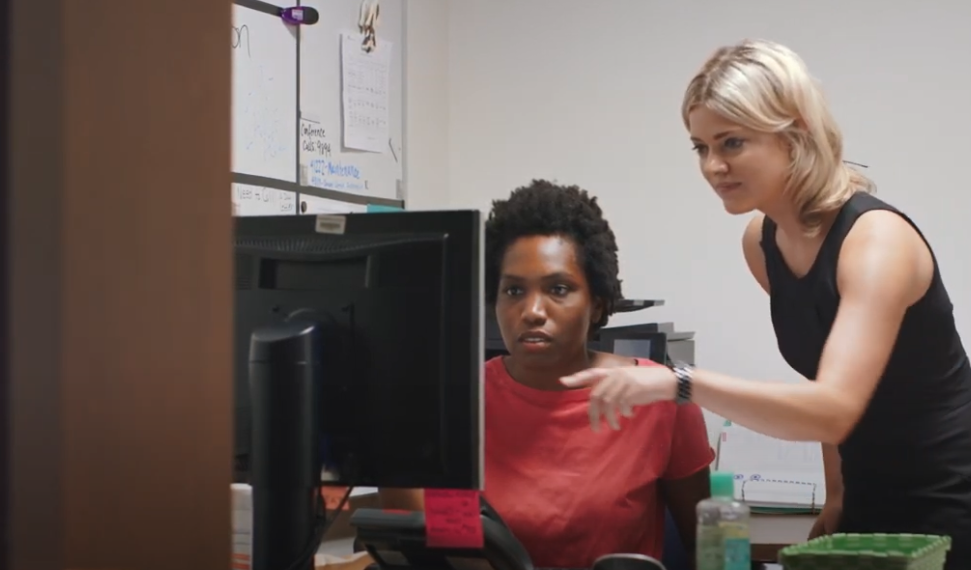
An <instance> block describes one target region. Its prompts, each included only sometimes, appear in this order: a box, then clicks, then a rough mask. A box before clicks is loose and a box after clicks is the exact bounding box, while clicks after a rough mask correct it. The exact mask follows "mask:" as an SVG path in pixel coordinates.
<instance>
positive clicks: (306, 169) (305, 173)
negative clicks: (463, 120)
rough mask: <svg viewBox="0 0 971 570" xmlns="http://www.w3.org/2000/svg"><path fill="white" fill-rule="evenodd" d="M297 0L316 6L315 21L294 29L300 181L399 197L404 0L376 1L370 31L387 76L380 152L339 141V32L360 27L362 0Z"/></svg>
mask: <svg viewBox="0 0 971 570" xmlns="http://www.w3.org/2000/svg"><path fill="white" fill-rule="evenodd" d="M372 1H373V0H372ZM301 4H302V5H304V6H311V7H313V8H316V9H317V10H318V11H319V13H320V21H319V22H318V23H317V24H315V25H313V26H303V27H301V29H300V113H301V121H300V130H301V133H305V134H306V135H305V136H303V137H302V138H301V144H300V150H299V153H300V183H301V184H302V185H310V186H314V187H317V188H324V189H329V190H337V191H341V192H345V193H349V194H355V195H360V196H368V197H377V198H386V199H398V198H400V197H401V196H400V195H399V194H400V191H399V184H400V182H399V181H400V180H401V179H402V164H403V162H402V161H403V156H402V153H403V140H402V137H403V133H404V130H403V105H402V101H403V91H404V89H403V85H404V82H403V62H404V58H403V55H402V49H403V40H404V33H403V32H404V17H403V10H404V7H403V5H404V2H401V0H385V1H383V2H380V17H379V20H378V26H377V32H376V35H377V50H376V51H377V52H380V53H375V56H382V57H381V60H382V61H384V60H385V59H386V60H387V61H388V63H389V81H388V83H387V85H388V94H387V101H388V109H387V114H388V125H387V130H388V136H387V139H388V140H387V141H382V142H381V144H380V145H378V147H376V148H375V150H377V148H380V151H378V152H368V151H362V150H352V149H348V148H346V146H345V144H344V123H343V115H344V106H343V97H342V95H343V93H344V89H343V88H344V87H345V85H344V84H343V82H342V75H343V74H342V52H341V40H342V33H345V32H349V33H351V34H356V33H357V32H358V29H357V23H358V19H359V15H360V10H361V0H303V1H302V2H301ZM382 50H386V51H382ZM345 55H347V54H345ZM351 55H356V54H351ZM345 59H346V58H345Z"/></svg>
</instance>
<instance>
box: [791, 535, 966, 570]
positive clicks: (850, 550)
mask: <svg viewBox="0 0 971 570" xmlns="http://www.w3.org/2000/svg"><path fill="white" fill-rule="evenodd" d="M950 549H951V539H950V537H947V536H933V535H926V534H833V535H829V536H822V537H820V538H815V539H813V540H810V541H809V542H805V543H803V544H794V545H792V546H787V547H786V548H783V549H782V550H781V551H780V552H779V562H780V563H781V564H782V567H783V568H785V569H786V570H943V568H944V561H945V559H946V558H947V552H948V550H950Z"/></svg>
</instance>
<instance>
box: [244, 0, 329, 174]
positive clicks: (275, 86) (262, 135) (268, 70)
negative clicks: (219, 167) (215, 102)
mask: <svg viewBox="0 0 971 570" xmlns="http://www.w3.org/2000/svg"><path fill="white" fill-rule="evenodd" d="M232 33H233V36H232V46H233V99H232V117H233V123H232V125H233V134H232V141H233V145H232V171H233V172H235V173H240V174H249V175H254V176H263V177H266V178H272V179H276V180H282V181H287V182H296V181H297V144H298V143H297V106H298V103H297V83H298V78H297V73H298V69H297V67H298V66H297V51H298V42H297V31H296V29H295V28H293V27H291V26H287V25H286V24H284V23H283V20H281V19H280V18H279V17H276V16H272V15H270V14H266V13H264V12H259V11H256V10H253V9H250V8H245V7H242V6H238V5H236V4H234V5H233V30H232ZM338 88H339V87H334V89H338Z"/></svg>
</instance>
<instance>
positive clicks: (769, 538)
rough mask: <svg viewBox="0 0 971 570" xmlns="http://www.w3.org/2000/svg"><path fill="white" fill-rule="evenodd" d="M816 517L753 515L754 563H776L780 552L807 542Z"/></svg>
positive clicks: (750, 530) (751, 524) (750, 527)
mask: <svg viewBox="0 0 971 570" xmlns="http://www.w3.org/2000/svg"><path fill="white" fill-rule="evenodd" d="M814 522H816V515H752V520H751V522H750V523H749V532H750V533H751V535H750V536H751V542H752V562H775V561H776V560H777V559H778V556H779V551H780V550H782V549H783V548H785V547H786V546H789V545H790V544H798V543H800V542H806V540H808V539H809V531H810V530H812V528H813V523H814Z"/></svg>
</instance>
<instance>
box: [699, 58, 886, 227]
mask: <svg viewBox="0 0 971 570" xmlns="http://www.w3.org/2000/svg"><path fill="white" fill-rule="evenodd" d="M698 105H704V106H706V107H707V108H709V109H711V110H712V111H714V112H716V113H718V114H719V115H722V116H723V117H725V118H726V119H728V120H730V121H733V122H735V123H738V124H739V125H741V126H743V127H746V128H749V129H752V130H756V131H760V132H766V133H776V134H779V135H781V136H782V137H784V139H785V140H786V142H788V143H789V147H790V149H791V151H790V154H791V158H792V164H791V166H790V169H789V175H788V180H787V183H786V192H787V193H788V194H789V195H790V196H791V197H792V199H793V201H794V203H795V206H796V208H797V211H798V213H799V220H800V222H801V223H802V224H803V226H804V227H805V229H806V233H807V234H809V235H815V234H816V233H818V232H819V229H820V226H821V224H822V223H823V220H824V218H825V215H826V214H827V213H829V212H832V211H834V210H837V209H839V208H840V206H842V205H843V204H844V203H845V202H846V201H847V200H848V199H849V198H850V196H852V195H853V194H854V193H855V192H858V191H863V192H874V191H875V186H874V184H873V182H871V181H870V179H868V178H867V177H866V176H864V175H863V174H862V173H860V172H859V171H858V170H856V169H854V168H852V167H850V166H849V165H847V164H846V163H844V162H843V135H842V133H841V132H840V129H839V126H838V125H837V124H836V121H835V119H833V116H832V114H831V113H830V110H829V106H828V105H827V103H826V100H825V98H824V96H823V93H822V90H821V89H820V88H819V85H818V83H817V82H816V80H815V79H814V78H813V77H812V76H811V75H810V74H809V70H808V69H807V68H806V64H805V62H804V61H803V60H802V58H800V57H799V56H798V55H797V54H796V53H795V52H793V51H792V50H790V49H789V48H787V47H785V46H782V45H779V44H777V43H774V42H770V41H764V40H746V41H743V42H742V43H739V44H736V45H734V46H730V47H723V48H720V49H719V50H718V51H716V52H715V53H714V55H712V56H711V57H710V58H708V61H706V62H705V64H704V66H703V67H702V68H701V71H700V72H698V74H697V75H695V77H694V78H693V79H692V80H691V83H689V84H688V88H687V90H686V91H685V94H684V101H683V103H682V104H681V116H682V119H683V120H684V124H685V128H688V114H689V113H690V112H691V110H692V109H694V108H695V107H697V106H698Z"/></svg>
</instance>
